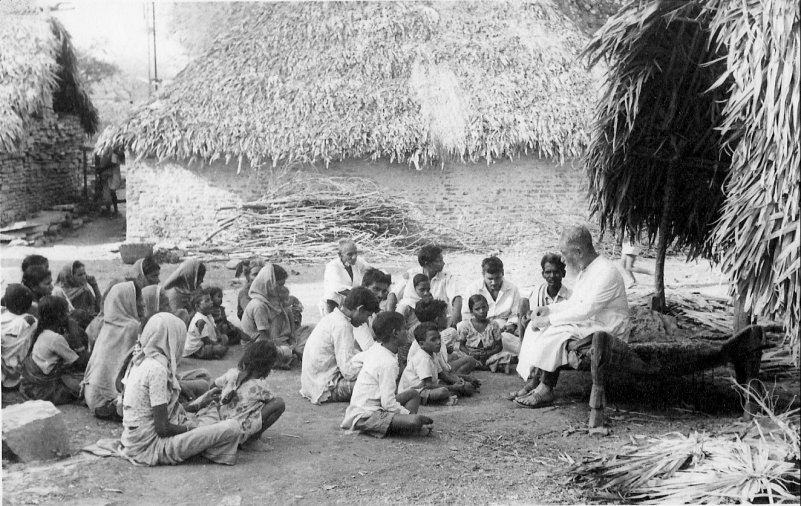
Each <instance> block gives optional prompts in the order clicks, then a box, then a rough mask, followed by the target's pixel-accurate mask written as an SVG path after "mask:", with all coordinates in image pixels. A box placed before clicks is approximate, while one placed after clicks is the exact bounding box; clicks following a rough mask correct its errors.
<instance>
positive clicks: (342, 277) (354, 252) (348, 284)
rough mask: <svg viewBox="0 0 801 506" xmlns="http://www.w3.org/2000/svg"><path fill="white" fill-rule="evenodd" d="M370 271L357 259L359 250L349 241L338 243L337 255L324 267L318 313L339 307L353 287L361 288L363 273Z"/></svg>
mask: <svg viewBox="0 0 801 506" xmlns="http://www.w3.org/2000/svg"><path fill="white" fill-rule="evenodd" d="M368 269H372V267H371V266H370V264H368V263H367V262H365V261H364V260H362V259H361V258H359V248H358V247H357V246H356V243H355V242H353V241H352V240H350V239H342V240H341V241H339V255H338V258H335V259H333V260H331V261H330V262H328V263H327V264H326V265H325V274H324V275H323V300H322V301H321V303H320V312H321V314H322V315H323V316H325V315H326V314H328V313H330V312H331V311H333V310H334V308H337V307H339V306H340V305H341V304H342V301H343V300H345V295H346V294H347V293H348V291H349V290H350V289H351V288H353V287H354V286H361V284H362V278H363V277H364V273H365V272H367V270H368Z"/></svg>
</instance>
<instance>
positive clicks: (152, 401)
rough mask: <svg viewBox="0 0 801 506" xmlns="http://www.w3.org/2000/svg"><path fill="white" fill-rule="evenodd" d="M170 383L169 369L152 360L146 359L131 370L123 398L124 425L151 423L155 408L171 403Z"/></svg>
mask: <svg viewBox="0 0 801 506" xmlns="http://www.w3.org/2000/svg"><path fill="white" fill-rule="evenodd" d="M169 381H170V373H169V371H168V370H167V368H166V367H164V366H163V365H161V364H160V363H158V361H156V360H154V359H152V358H149V357H148V358H145V359H144V360H143V361H142V363H141V364H139V365H138V366H136V367H133V368H131V372H130V373H129V374H128V377H127V378H126V380H125V392H124V393H123V396H122V423H123V425H125V426H126V427H136V426H139V425H142V424H143V423H145V422H151V421H152V420H153V406H161V405H163V404H168V403H169V402H170V397H171V392H170V390H169V388H168V383H169Z"/></svg>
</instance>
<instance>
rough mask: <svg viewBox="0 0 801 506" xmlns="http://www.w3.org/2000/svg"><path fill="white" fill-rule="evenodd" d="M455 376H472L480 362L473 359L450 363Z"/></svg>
mask: <svg viewBox="0 0 801 506" xmlns="http://www.w3.org/2000/svg"><path fill="white" fill-rule="evenodd" d="M449 364H450V366H451V371H452V372H453V373H454V374H470V373H471V372H473V370H474V369H475V368H476V367H477V366H478V360H476V359H474V358H473V357H462V358H457V359H456V360H452V361H450V362H449Z"/></svg>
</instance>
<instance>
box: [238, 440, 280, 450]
mask: <svg viewBox="0 0 801 506" xmlns="http://www.w3.org/2000/svg"><path fill="white" fill-rule="evenodd" d="M239 448H240V449H241V450H242V451H245V452H271V451H273V450H274V449H275V448H273V445H271V444H270V443H267V442H265V441H262V440H261V439H259V438H257V437H254V438H250V439H248V440H247V441H245V443H244V444H243V445H241V446H240V447H239Z"/></svg>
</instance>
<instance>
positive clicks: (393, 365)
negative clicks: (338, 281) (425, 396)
mask: <svg viewBox="0 0 801 506" xmlns="http://www.w3.org/2000/svg"><path fill="white" fill-rule="evenodd" d="M403 322H404V319H403V316H402V315H400V314H399V313H395V312H390V311H385V312H382V313H379V314H378V315H377V316H376V317H375V320H374V321H373V332H374V333H375V341H376V343H377V345H375V346H371V347H370V348H369V349H368V350H367V351H364V352H361V353H359V354H357V355H356V356H355V357H354V360H358V361H360V362H362V368H361V371H360V372H359V377H358V378H357V379H356V384H355V385H354V387H353V394H352V395H351V399H350V405H349V406H348V409H347V410H346V411H345V418H344V420H342V424H341V425H340V427H342V428H343V429H350V430H357V431H360V432H362V433H364V434H369V435H371V436H374V437H378V438H382V437H384V436H386V435H387V434H390V435H392V434H399V435H400V434H415V433H418V432H419V431H420V430H421V429H422V428H423V427H427V428H428V429H429V431H430V425H431V424H432V423H434V422H433V420H431V418H429V417H427V416H422V415H418V414H417V409H418V408H419V407H420V395H419V394H418V393H417V391H415V390H411V389H410V390H405V391H401V392H400V393H398V394H397V395H396V393H395V378H397V377H398V357H397V355H396V353H397V351H398V346H399V345H400V341H401V336H403V335H404V334H405V332H404V331H405V329H404V323H403Z"/></svg>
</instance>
